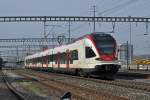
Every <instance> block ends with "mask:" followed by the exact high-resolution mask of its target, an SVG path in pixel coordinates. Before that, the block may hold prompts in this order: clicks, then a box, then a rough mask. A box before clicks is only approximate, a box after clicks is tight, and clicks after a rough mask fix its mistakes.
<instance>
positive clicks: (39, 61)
mask: <svg viewBox="0 0 150 100" xmlns="http://www.w3.org/2000/svg"><path fill="white" fill-rule="evenodd" d="M117 53H118V49H117V44H116V40H115V39H114V38H113V37H112V36H111V35H110V34H105V33H101V32H95V33H91V34H88V35H85V36H83V37H81V38H78V39H76V40H75V41H73V42H72V43H69V44H66V45H62V46H59V47H55V48H53V49H48V50H46V51H43V52H39V53H36V54H33V55H29V56H27V57H26V58H25V66H26V67H27V68H32V69H33V68H34V69H41V70H48V71H53V70H54V71H60V72H67V73H68V72H69V73H70V72H71V73H73V74H76V75H90V74H94V75H99V76H103V77H105V78H109V79H112V78H114V76H115V75H116V73H117V71H118V69H119V68H120V65H119V63H118V60H117V55H118V54H117Z"/></svg>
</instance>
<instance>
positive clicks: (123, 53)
mask: <svg viewBox="0 0 150 100" xmlns="http://www.w3.org/2000/svg"><path fill="white" fill-rule="evenodd" d="M119 51H120V52H119V60H120V61H121V62H122V64H127V61H128V64H132V61H133V45H131V44H127V43H123V44H121V45H120V46H119Z"/></svg>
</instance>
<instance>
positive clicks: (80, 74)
mask: <svg viewBox="0 0 150 100" xmlns="http://www.w3.org/2000/svg"><path fill="white" fill-rule="evenodd" d="M76 75H77V76H80V77H86V76H87V74H86V73H85V72H84V71H83V70H82V69H77V70H76Z"/></svg>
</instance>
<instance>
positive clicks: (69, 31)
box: [68, 21, 71, 43]
mask: <svg viewBox="0 0 150 100" xmlns="http://www.w3.org/2000/svg"><path fill="white" fill-rule="evenodd" d="M68 33H69V39H68V43H69V42H70V38H71V30H70V21H69V30H68Z"/></svg>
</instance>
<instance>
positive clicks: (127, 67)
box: [126, 41, 129, 69]
mask: <svg viewBox="0 0 150 100" xmlns="http://www.w3.org/2000/svg"><path fill="white" fill-rule="evenodd" d="M128 46H129V44H128V41H127V48H126V49H127V52H126V53H127V69H129V47H128Z"/></svg>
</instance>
